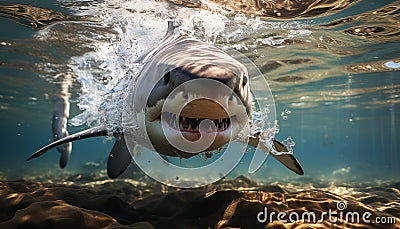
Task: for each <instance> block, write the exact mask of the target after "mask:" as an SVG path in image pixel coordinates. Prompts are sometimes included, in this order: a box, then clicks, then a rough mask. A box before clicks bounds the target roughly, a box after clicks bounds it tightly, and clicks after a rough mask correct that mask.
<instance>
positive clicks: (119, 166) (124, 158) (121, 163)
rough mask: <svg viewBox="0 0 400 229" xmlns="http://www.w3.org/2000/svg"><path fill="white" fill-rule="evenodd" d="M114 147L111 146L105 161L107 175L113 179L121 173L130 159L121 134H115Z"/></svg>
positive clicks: (130, 156)
mask: <svg viewBox="0 0 400 229" xmlns="http://www.w3.org/2000/svg"><path fill="white" fill-rule="evenodd" d="M115 139H116V140H115V143H114V147H113V148H112V150H111V152H110V155H109V156H108V161H107V175H108V177H110V178H112V179H114V178H117V177H118V176H119V175H121V174H122V173H123V172H124V171H125V170H126V168H128V166H129V164H130V163H131V161H132V155H131V154H130V152H129V150H128V148H127V146H126V143H125V138H124V136H123V134H120V135H118V136H115Z"/></svg>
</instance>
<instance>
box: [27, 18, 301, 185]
mask: <svg viewBox="0 0 400 229" xmlns="http://www.w3.org/2000/svg"><path fill="white" fill-rule="evenodd" d="M175 29H176V26H174V23H173V22H168V30H167V34H166V36H165V37H164V38H163V40H161V41H160V42H159V43H158V44H157V45H156V46H154V47H153V48H152V49H150V50H149V51H147V52H146V53H145V54H143V55H142V56H141V57H139V58H138V59H137V60H136V62H138V63H142V64H143V67H142V69H141V72H140V73H139V75H138V77H137V80H136V84H135V85H134V88H129V87H128V89H129V90H134V91H135V93H130V92H128V93H130V94H129V95H128V97H129V96H132V97H133V95H134V96H135V98H131V101H132V104H134V105H133V108H132V109H133V111H132V112H134V113H135V114H138V115H137V116H138V117H139V119H141V120H142V121H143V123H144V124H145V126H144V127H141V128H143V129H145V132H146V133H147V135H148V138H149V140H150V141H149V142H150V143H151V145H146V144H143V146H144V147H147V148H149V149H152V150H155V151H156V152H157V153H159V154H162V155H167V156H175V157H180V158H189V157H192V156H194V155H197V154H198V153H201V152H203V151H212V150H215V149H218V148H221V147H222V146H224V145H226V144H227V143H229V141H230V140H231V139H234V138H231V136H236V135H238V134H239V132H240V131H241V130H242V128H243V127H244V126H245V125H246V124H247V122H248V119H247V117H248V115H250V114H251V112H252V104H253V96H252V94H251V92H250V88H249V83H248V80H249V79H248V75H247V69H246V67H245V66H244V65H242V64H241V63H240V62H238V61H237V60H235V59H233V58H232V57H230V56H229V55H228V54H226V53H224V52H223V51H221V50H220V49H218V48H216V47H214V46H212V45H210V44H208V43H205V42H201V41H199V40H198V39H195V38H194V37H192V36H191V35H189V34H186V33H178V32H175ZM199 79H207V80H208V81H212V82H215V83H216V84H217V83H220V84H223V85H224V86H226V87H227V88H229V89H230V90H231V93H230V94H226V93H225V94H223V93H222V92H219V91H215V90H214V91H212V90H211V89H210V90H209V91H207V88H206V87H201V89H202V90H205V92H204V93H206V94H208V95H212V97H213V98H215V100H216V101H217V102H215V101H214V100H210V99H202V98H200V99H196V100H192V101H191V102H189V103H188V104H186V105H185V106H184V107H183V108H181V110H180V112H179V113H178V114H175V113H173V112H172V111H170V110H167V111H164V110H163V105H164V104H165V103H167V102H168V103H169V104H172V109H174V108H176V109H177V110H178V111H179V106H181V105H182V101H184V100H187V99H188V98H190V97H191V96H193V94H194V92H193V91H196V90H197V89H196V88H193V87H190V85H189V86H186V83H187V82H190V81H192V80H199ZM232 91H233V93H232ZM233 94H235V96H232V95H233ZM171 95H173V96H171ZM189 101H190V100H189ZM128 104H129V103H128ZM226 107H227V109H228V111H226V109H224V108H226ZM124 109H126V107H124ZM121 110H122V108H121ZM242 111H244V112H242ZM250 117H251V116H250ZM204 120H208V121H210V122H209V125H210V126H209V128H208V129H209V130H210V129H212V128H214V129H212V130H213V131H214V132H213V133H214V135H215V139H214V141H213V142H212V144H211V145H209V146H208V148H206V149H205V150H203V151H198V152H197V151H194V152H191V153H188V151H183V150H181V149H177V148H176V147H174V146H173V145H171V144H170V142H169V140H168V139H169V137H171V136H172V137H175V135H176V136H177V135H179V136H183V137H184V138H186V139H187V140H189V141H197V140H199V138H200V131H199V129H200V128H201V125H203V124H202V123H204V122H203V121H204ZM210 123H211V124H210ZM162 126H168V128H167V131H163V128H162ZM211 126H212V127H211ZM202 134H204V133H203V132H202ZM231 134H232V135H231ZM109 135H113V136H114V137H115V138H116V141H115V144H114V147H113V149H112V150H111V153H110V156H109V157H108V162H107V174H108V176H109V177H110V178H116V177H118V176H119V175H121V174H122V173H123V172H124V171H125V170H126V168H127V167H128V165H129V164H130V163H131V161H132V156H131V154H130V152H129V150H128V147H127V144H129V145H134V144H138V143H139V144H140V145H142V144H141V143H142V141H136V140H135V141H134V142H129V139H130V138H127V137H126V135H127V132H124V128H123V127H121V128H117V129H116V130H115V131H114V132H113V133H110V132H109V130H107V128H106V127H105V126H98V127H93V128H90V129H87V130H84V131H81V132H78V133H75V134H71V135H69V136H65V137H63V138H61V139H58V140H57V141H55V142H53V143H51V144H49V145H47V146H45V147H43V148H41V149H39V150H38V151H36V152H35V153H34V154H32V155H31V156H30V157H29V158H28V159H27V160H31V159H33V158H37V157H39V156H41V155H43V154H44V153H46V152H47V151H48V150H50V149H52V148H54V147H57V146H60V145H63V144H64V145H65V143H69V142H72V141H75V140H80V139H85V138H91V137H97V136H109ZM166 135H168V136H166ZM135 137H136V136H135ZM137 137H138V138H140V136H137ZM258 143H259V137H258V134H256V135H255V136H253V137H250V138H249V141H248V142H247V144H248V145H250V146H253V147H261V150H263V151H265V152H266V153H268V151H269V150H268V148H267V147H263V146H262V144H260V145H259V144H258ZM273 144H274V148H275V150H276V151H277V152H287V151H288V149H287V148H286V147H285V146H284V145H283V144H282V143H280V142H279V141H277V140H274V142H273ZM271 155H272V156H273V157H275V158H276V159H277V160H278V161H279V162H281V163H282V164H283V165H285V166H286V167H287V168H288V169H290V170H292V171H293V172H295V173H297V174H299V175H303V174H304V172H303V169H302V167H301V165H300V164H299V162H298V161H297V159H296V158H295V157H294V156H293V155H292V154H279V155H275V154H273V153H271ZM64 166H65V165H64Z"/></svg>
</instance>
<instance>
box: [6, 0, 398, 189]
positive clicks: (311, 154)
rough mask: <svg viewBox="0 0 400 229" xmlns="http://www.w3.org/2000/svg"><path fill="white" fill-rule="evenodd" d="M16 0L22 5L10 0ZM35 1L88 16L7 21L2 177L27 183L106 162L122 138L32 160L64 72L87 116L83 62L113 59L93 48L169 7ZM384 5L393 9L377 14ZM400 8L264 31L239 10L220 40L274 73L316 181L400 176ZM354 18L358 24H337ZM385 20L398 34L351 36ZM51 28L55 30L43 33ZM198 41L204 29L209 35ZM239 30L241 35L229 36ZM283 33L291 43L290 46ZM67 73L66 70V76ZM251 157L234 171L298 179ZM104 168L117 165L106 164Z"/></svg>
mask: <svg viewBox="0 0 400 229" xmlns="http://www.w3.org/2000/svg"><path fill="white" fill-rule="evenodd" d="M8 2H10V3H11V1H2V2H1V3H0V4H2V5H4V4H6V3H8ZM132 2H134V1H132ZM149 2H151V1H146V4H148V3H149ZM24 4H27V5H31V6H36V7H41V8H46V9H51V10H56V11H59V12H63V13H65V14H67V15H75V16H85V18H82V19H81V21H76V22H75V23H73V24H71V23H65V24H63V22H58V23H54V24H52V25H50V26H47V27H46V26H44V27H43V28H41V29H35V28H32V27H30V26H27V25H23V24H21V22H17V21H16V20H15V18H14V19H10V18H9V17H0V25H1V34H0V42H1V45H0V76H1V81H0V117H1V130H2V131H1V134H0V141H1V142H0V144H1V146H2V150H1V153H0V177H4V178H9V179H16V178H26V177H29V176H31V175H40V174H42V173H44V174H61V173H69V172H70V173H75V172H78V173H79V172H86V170H85V169H84V168H83V165H84V163H86V162H89V161H103V160H104V159H106V158H107V156H108V153H109V151H110V149H111V147H112V143H113V140H111V139H107V138H103V137H101V138H96V139H88V140H83V141H79V142H76V143H74V145H73V152H72V156H71V159H70V162H69V164H68V166H67V167H66V168H65V169H60V168H59V167H58V159H59V153H58V152H56V151H55V150H52V151H51V152H50V153H48V154H46V155H44V156H43V157H41V158H39V159H35V160H33V161H29V162H27V161H26V158H27V157H28V156H29V155H31V154H32V153H33V152H34V151H36V150H37V149H38V148H40V147H42V146H43V145H46V144H48V143H50V142H51V141H52V133H51V117H52V109H53V99H54V98H55V96H56V95H57V94H58V93H59V91H60V83H61V79H60V78H62V77H63V76H65V75H66V74H71V75H72V76H73V77H75V78H74V79H75V80H73V84H72V85H73V86H72V87H71V89H70V93H71V98H70V101H71V112H70V117H71V118H72V117H74V116H76V115H78V114H79V113H81V112H82V111H80V110H79V109H78V107H77V104H78V103H79V102H80V97H79V95H81V94H82V92H81V91H80V88H81V84H80V82H79V80H76V79H77V78H78V76H77V73H76V72H74V71H73V70H72V69H73V67H71V65H74V64H75V66H76V65H78V63H77V62H73V61H71V58H72V57H75V58H81V59H82V60H83V61H86V62H84V63H86V64H87V65H88V66H89V67H87V66H86V68H85V69H84V72H85V73H87V72H88V71H89V70H91V71H93V72H94V73H95V74H99V75H101V74H105V75H106V73H102V72H101V71H102V69H101V68H100V67H99V65H101V62H102V60H101V59H100V60H98V62H96V58H94V57H87V58H86V57H85V55H86V54H87V53H90V52H94V53H96V51H98V50H99V45H98V44H97V43H96V42H100V41H101V42H103V43H102V44H110V45H114V44H118V43H122V41H121V39H119V38H118V37H117V35H115V30H116V28H117V27H118V28H120V27H121V24H124V23H126V24H125V25H124V26H126V27H124V28H125V29H127V27H129V23H127V21H129V20H127V18H129V17H130V18H131V19H132V18H133V19H134V18H136V16H135V14H138V15H140V14H147V15H151V17H154V18H157V12H158V11H157V10H159V9H157V5H156V6H154V7H155V10H154V11H148V12H146V13H139V12H136V13H135V12H133V11H130V12H126V11H124V10H123V6H128V5H129V4H130V2H129V1H116V2H114V3H110V2H107V1H105V2H102V3H95V2H91V1H86V2H78V3H73V2H67V1H28V2H25V3H24ZM104 6H107V7H109V8H110V9H113V11H111V10H110V11H107V10H105V9H108V8H104ZM102 7H103V8H102ZM152 7H153V6H152ZM176 7H177V8H178V9H185V7H184V6H176ZM382 8H384V9H386V11H379V12H378V13H376V14H372V13H371V12H373V11H376V10H379V9H382ZM119 10H120V11H121V14H120V15H119V14H118V12H119ZM388 11H390V12H389V13H388ZM101 12H104V14H105V15H109V16H110V17H111V16H112V18H110V21H107V22H102V21H101V20H100V21H98V19H99V18H98V17H100V16H99V15H96V14H99V13H101ZM399 15H400V4H399V3H398V2H396V1H367V0H364V1H358V2H356V3H354V4H352V5H350V6H349V7H348V8H346V9H343V10H341V11H338V12H334V13H331V14H328V15H326V16H325V15H322V16H316V17H311V18H309V17H307V18H301V17H299V18H292V19H279V18H264V19H261V21H262V22H264V23H266V24H267V25H268V26H265V25H264V26H261V27H258V28H254V27H251V26H249V25H244V24H243V23H242V24H240V23H239V22H237V21H235V20H233V19H232V18H229V17H228V19H229V22H230V23H231V24H232V23H233V25H231V24H229V25H227V26H226V27H225V31H224V32H222V33H220V36H219V37H217V40H216V45H217V46H219V47H222V46H225V45H227V46H231V47H236V48H237V47H241V48H237V49H238V50H239V51H241V52H243V53H244V54H246V55H247V56H249V57H250V59H252V60H253V61H254V63H255V64H256V65H257V66H258V67H259V68H260V69H264V70H263V73H264V77H266V79H267V80H268V82H269V83H270V87H271V90H272V92H273V95H274V99H275V102H276V110H277V119H278V121H279V126H280V133H279V134H278V135H277V138H278V139H281V140H283V139H285V138H287V137H288V136H291V137H292V139H293V140H294V141H295V142H296V145H295V147H294V154H295V156H296V157H297V158H298V160H299V161H300V162H301V164H302V165H303V167H304V171H305V177H318V178H322V179H328V180H330V179H332V180H335V179H341V180H361V181H368V180H386V179H398V178H399V176H398V174H400V166H399V165H400V147H399V141H398V139H399V136H400V129H399V127H400V119H399V113H400V77H399V70H400V68H398V67H396V66H392V67H387V66H391V65H390V64H389V65H388V63H389V62H391V61H393V62H395V63H398V62H400V34H398V33H399V31H400V30H399V29H398V28H400V24H399V21H400V20H399ZM0 16H2V14H0ZM145 16H146V15H145ZM357 16H359V17H358V18H357ZM118 17H120V21H118ZM141 17H143V15H142V16H141ZM149 17H150V16H149ZM343 18H353V20H352V21H350V22H349V23H339V24H338V25H334V26H333V25H332V26H329V23H332V22H335V21H337V20H340V19H343ZM100 19H102V18H100ZM133 19H132V20H133ZM113 20H115V21H113ZM154 21H157V20H153V23H154V24H146V26H145V29H143V31H140V32H141V33H142V34H144V36H149V33H150V34H151V30H149V29H148V28H151V27H154V28H156V29H155V31H156V32H158V33H157V34H156V35H155V36H154V38H153V39H154V40H153V41H151V42H150V41H149V43H154V42H157V39H160V38H161V35H162V33H161V32H159V31H161V30H162V29H163V28H164V29H165V26H166V24H165V26H164V25H160V24H159V23H158V22H157V23H156V22H154ZM159 21H163V19H159ZM235 22H236V23H238V25H235ZM146 23H149V22H146ZM209 23H210V22H209ZM268 23H269V24H268ZM210 24H212V23H210ZM246 26H247V27H246ZM373 26H380V27H381V28H386V30H384V31H383V32H380V31H379V30H375V32H371V33H370V34H366V35H364V36H363V35H360V34H358V35H357V34H352V33H349V32H346V31H348V30H349V29H353V31H355V32H356V33H357V32H358V31H360V30H357V28H365V27H373ZM238 28H241V29H242V32H241V33H239V34H237V32H235V30H236V29H238ZM146 29H147V30H146ZM43 31H46V32H49V33H50V34H48V35H46V36H43V35H40V33H41V32H43ZM127 31H128V29H127ZM200 31H201V30H200ZM243 31H244V32H243ZM128 32H129V31H128ZM235 33H236V34H235ZM133 34H136V35H137V34H140V33H138V32H137V31H136V32H135V33H133ZM114 35H115V36H114ZM43 37H45V39H44V38H43ZM150 37H151V36H150ZM198 37H200V38H202V37H204V35H202V34H198ZM227 37H230V38H229V43H228V41H227V40H228V39H227ZM282 38H283V40H284V41H283V42H279V41H280V39H282ZM134 39H140V36H139V35H138V37H135V38H134ZM268 42H269V43H268ZM271 42H275V43H271ZM96 44H97V45H96ZM147 46H148V44H146V45H144V47H147ZM255 50H256V51H255ZM97 58H100V57H98V56H97ZM103 58H106V57H103ZM288 60H292V62H290V61H288ZM294 60H297V62H296V61H294ZM88 69H89V70H88ZM59 74H61V77H59V78H57V77H55V76H57V75H59ZM74 74H75V75H74ZM288 76H290V77H291V78H290V77H289V78H288ZM282 77H287V78H286V79H285V78H282ZM285 110H290V114H287V119H286V120H284V119H283V118H282V117H281V115H280V114H281V113H282V112H284V111H285ZM85 128H86V126H84V125H83V126H80V127H74V126H69V131H70V133H74V132H77V131H79V130H82V129H85ZM250 159H251V155H246V156H245V158H244V159H243V161H242V163H241V164H240V165H239V166H238V167H237V168H236V169H235V170H234V171H233V172H232V174H231V175H232V176H236V175H240V174H245V175H248V176H251V177H253V178H257V179H261V180H264V179H266V180H274V179H281V178H287V179H297V178H298V176H297V175H296V174H294V173H292V172H290V171H288V170H286V169H285V168H284V167H283V166H281V165H280V164H279V163H278V162H277V161H276V160H274V159H273V158H268V159H267V161H266V162H265V163H264V165H263V167H262V168H261V169H260V170H259V171H258V172H257V173H256V174H248V173H247V166H248V164H249V160H250ZM99 169H105V165H103V167H100V168H99Z"/></svg>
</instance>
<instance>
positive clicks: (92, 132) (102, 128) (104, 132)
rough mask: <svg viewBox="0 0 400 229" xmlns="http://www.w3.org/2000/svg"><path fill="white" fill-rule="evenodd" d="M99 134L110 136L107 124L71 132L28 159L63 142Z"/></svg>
mask: <svg viewBox="0 0 400 229" xmlns="http://www.w3.org/2000/svg"><path fill="white" fill-rule="evenodd" d="M97 136H108V131H107V128H106V127H105V126H98V127H93V128H90V129H87V130H83V131H81V132H78V133H75V134H71V135H69V136H66V137H64V138H61V139H59V140H57V141H55V142H52V143H51V144H48V145H47V146H45V147H43V148H41V149H39V150H38V151H36V152H35V153H34V154H32V155H31V156H30V157H29V158H28V159H27V161H29V160H31V159H33V158H37V157H40V156H42V155H43V154H45V153H46V152H47V151H49V150H50V149H52V148H54V147H57V146H59V145H62V144H65V143H68V142H72V141H76V140H81V139H85V138H92V137H97Z"/></svg>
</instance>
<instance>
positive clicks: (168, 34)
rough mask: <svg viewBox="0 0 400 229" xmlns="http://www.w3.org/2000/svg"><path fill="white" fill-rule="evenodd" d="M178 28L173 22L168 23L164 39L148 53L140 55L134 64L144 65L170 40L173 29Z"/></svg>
mask: <svg viewBox="0 0 400 229" xmlns="http://www.w3.org/2000/svg"><path fill="white" fill-rule="evenodd" d="M178 27H179V26H178V25H176V24H175V22H174V21H168V27H167V32H166V33H165V36H164V38H163V39H162V40H161V41H160V42H159V43H158V44H157V45H155V46H153V47H152V48H150V49H149V50H148V51H146V52H144V53H143V54H142V55H140V56H139V57H138V58H137V59H136V60H135V63H144V62H146V60H148V59H149V58H150V57H151V56H152V55H154V54H155V53H156V52H157V51H158V50H159V49H160V48H161V47H162V46H163V45H165V43H166V42H167V41H168V39H170V38H171V36H172V35H174V33H175V29H176V28H178Z"/></svg>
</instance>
